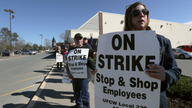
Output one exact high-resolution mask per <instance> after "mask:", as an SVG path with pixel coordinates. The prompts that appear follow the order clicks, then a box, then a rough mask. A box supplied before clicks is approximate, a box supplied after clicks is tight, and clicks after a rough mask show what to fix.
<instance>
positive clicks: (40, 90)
mask: <svg viewBox="0 0 192 108" xmlns="http://www.w3.org/2000/svg"><path fill="white" fill-rule="evenodd" d="M55 64H56V63H54V64H53V66H52V68H51V71H50V72H49V73H48V74H47V75H46V76H45V78H44V80H43V82H42V83H41V85H40V86H39V88H38V89H37V91H36V93H35V95H34V96H33V98H32V99H31V100H30V101H29V102H28V105H27V107H26V108H33V107H34V105H35V103H36V101H37V100H38V98H39V96H40V94H41V92H42V90H43V88H44V87H45V85H46V80H47V79H48V78H49V77H50V75H49V74H50V73H52V71H53V68H54V65H55Z"/></svg>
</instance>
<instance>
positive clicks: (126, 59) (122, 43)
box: [94, 31, 161, 108]
mask: <svg viewBox="0 0 192 108" xmlns="http://www.w3.org/2000/svg"><path fill="white" fill-rule="evenodd" d="M98 40H99V42H98V49H97V60H96V61H97V62H96V66H97V69H98V72H97V74H96V75H95V81H94V82H95V108H124V107H126V108H158V107H159V102H160V100H159V99H160V87H161V85H160V81H159V80H157V79H153V78H150V77H149V76H148V75H146V74H145V69H146V68H147V65H148V64H159V49H160V48H159V42H158V40H157V37H156V34H155V32H154V31H126V32H114V33H109V34H104V35H100V36H99V39H98Z"/></svg>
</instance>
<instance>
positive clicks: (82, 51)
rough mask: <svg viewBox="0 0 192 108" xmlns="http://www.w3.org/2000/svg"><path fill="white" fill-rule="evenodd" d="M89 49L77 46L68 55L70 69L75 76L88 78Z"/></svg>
mask: <svg viewBox="0 0 192 108" xmlns="http://www.w3.org/2000/svg"><path fill="white" fill-rule="evenodd" d="M88 53H89V49H87V48H76V49H73V50H71V51H70V52H69V53H68V56H67V62H68V67H69V71H70V72H71V74H72V75H73V77H74V78H87V77H88V74H87V65H86V64H87V60H88Z"/></svg>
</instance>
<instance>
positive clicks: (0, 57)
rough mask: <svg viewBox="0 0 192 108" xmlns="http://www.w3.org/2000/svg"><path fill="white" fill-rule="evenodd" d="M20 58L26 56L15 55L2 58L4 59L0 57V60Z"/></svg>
mask: <svg viewBox="0 0 192 108" xmlns="http://www.w3.org/2000/svg"><path fill="white" fill-rule="evenodd" d="M22 56H26V55H21V54H15V56H11V57H10V56H4V57H2V56H0V60H1V59H10V58H16V57H22Z"/></svg>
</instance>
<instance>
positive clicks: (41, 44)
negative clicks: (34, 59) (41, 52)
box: [39, 34, 43, 47]
mask: <svg viewBox="0 0 192 108" xmlns="http://www.w3.org/2000/svg"><path fill="white" fill-rule="evenodd" d="M39 36H41V46H42V38H43V35H42V34H40V35H39ZM42 47H43V46H42Z"/></svg>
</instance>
